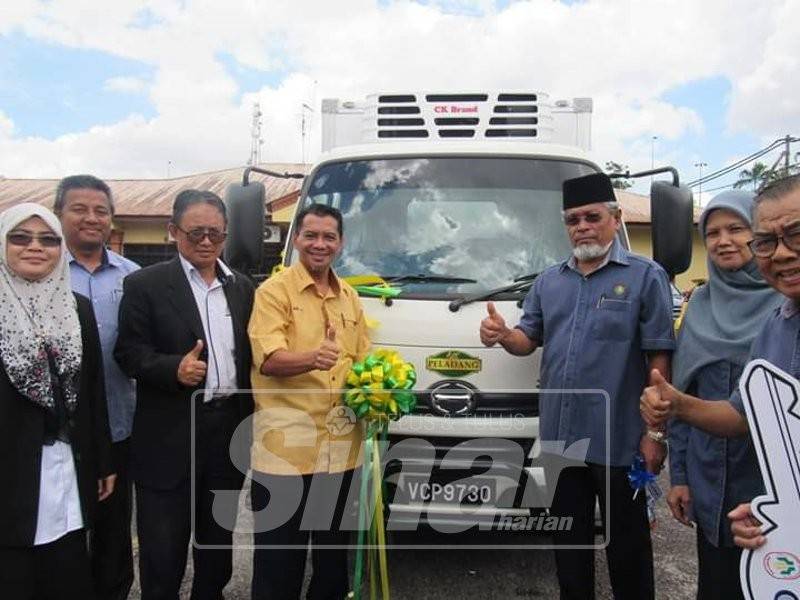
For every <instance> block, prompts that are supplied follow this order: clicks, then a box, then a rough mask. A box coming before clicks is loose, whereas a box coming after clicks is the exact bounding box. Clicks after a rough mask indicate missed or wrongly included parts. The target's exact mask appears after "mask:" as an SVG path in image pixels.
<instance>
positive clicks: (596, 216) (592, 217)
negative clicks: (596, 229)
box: [564, 212, 603, 227]
mask: <svg viewBox="0 0 800 600" xmlns="http://www.w3.org/2000/svg"><path fill="white" fill-rule="evenodd" d="M581 220H584V221H586V222H587V223H592V224H594V223H599V222H600V221H602V220H603V214H602V213H599V212H590V213H586V214H583V215H581V214H571V215H564V224H565V225H567V226H568V227H575V226H576V225H578V224H580V222H581Z"/></svg>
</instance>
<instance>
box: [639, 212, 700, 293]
mask: <svg viewBox="0 0 800 600" xmlns="http://www.w3.org/2000/svg"><path fill="white" fill-rule="evenodd" d="M627 228H628V237H629V238H630V241H631V250H633V251H634V252H635V253H636V254H641V255H643V256H647V257H648V258H652V256H653V246H652V241H651V230H650V225H649V224H648V225H628V226H627ZM707 278H708V269H706V249H705V246H703V242H702V240H701V239H700V234H699V233H698V232H697V230H696V229H694V231H693V232H692V262H691V264H690V265H689V269H688V270H687V271H686V272H685V273H681V274H680V275H678V276H677V277H675V282H676V284H677V286H678V288H679V289H681V290H687V289H690V288H692V287H694V285H695V282H694V281H693V280H694V279H707Z"/></svg>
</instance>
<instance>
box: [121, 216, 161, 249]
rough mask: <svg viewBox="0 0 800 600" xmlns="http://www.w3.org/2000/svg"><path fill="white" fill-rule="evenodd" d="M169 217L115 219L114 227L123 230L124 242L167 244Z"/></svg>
mask: <svg viewBox="0 0 800 600" xmlns="http://www.w3.org/2000/svg"><path fill="white" fill-rule="evenodd" d="M168 221H169V219H168V218H167V217H164V218H163V219H158V220H156V219H152V220H151V219H147V220H136V219H114V228H115V229H120V230H122V231H123V232H124V233H125V235H124V238H123V244H166V243H168V241H169V240H168V239H167V222H168Z"/></svg>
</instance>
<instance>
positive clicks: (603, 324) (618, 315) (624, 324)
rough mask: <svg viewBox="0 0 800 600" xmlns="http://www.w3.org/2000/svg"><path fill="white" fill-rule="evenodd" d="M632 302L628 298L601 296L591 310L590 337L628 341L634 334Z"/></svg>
mask: <svg viewBox="0 0 800 600" xmlns="http://www.w3.org/2000/svg"><path fill="white" fill-rule="evenodd" d="M634 306H635V305H634V304H633V302H631V301H630V300H616V299H613V298H604V297H601V298H600V301H599V302H598V303H597V307H596V308H595V309H594V310H593V311H592V316H593V324H592V337H594V338H595V339H598V340H608V341H616V342H622V341H629V340H630V339H632V338H633V335H634V325H635V323H634V321H635V319H634V314H633V312H634Z"/></svg>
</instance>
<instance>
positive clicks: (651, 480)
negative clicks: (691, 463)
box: [628, 454, 663, 528]
mask: <svg viewBox="0 0 800 600" xmlns="http://www.w3.org/2000/svg"><path fill="white" fill-rule="evenodd" d="M628 483H630V484H631V487H632V488H633V489H634V490H635V491H634V492H633V499H634V500H636V496H638V495H639V492H640V491H641V490H644V491H645V494H646V495H647V498H646V504H647V519H648V521H649V522H650V527H651V528H653V527H655V524H656V510H655V509H656V502H658V499H659V498H661V496H662V495H663V492H662V491H661V487H660V486H659V485H658V482H657V481H656V476H655V475H653V474H652V473H651V472H650V471H648V470H647V467H646V466H645V464H644V459H643V458H642V456H641V455H639V454H637V455H636V456H635V457H634V459H633V464H632V465H631V468H630V470H629V471H628Z"/></svg>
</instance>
